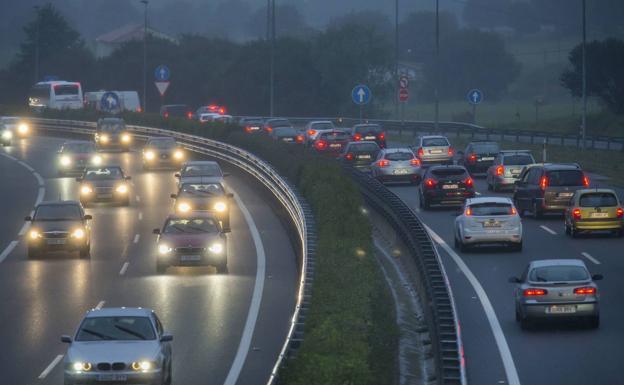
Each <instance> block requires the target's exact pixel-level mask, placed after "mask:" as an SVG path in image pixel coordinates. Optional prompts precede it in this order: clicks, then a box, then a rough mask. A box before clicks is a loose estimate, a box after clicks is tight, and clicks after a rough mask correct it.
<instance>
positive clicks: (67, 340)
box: [61, 334, 72, 344]
mask: <svg viewBox="0 0 624 385" xmlns="http://www.w3.org/2000/svg"><path fill="white" fill-rule="evenodd" d="M61 342H64V343H66V344H71V343H72V339H71V337H70V336H67V335H64V334H63V335H62V336H61Z"/></svg>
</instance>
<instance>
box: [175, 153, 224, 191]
mask: <svg viewBox="0 0 624 385" xmlns="http://www.w3.org/2000/svg"><path fill="white" fill-rule="evenodd" d="M228 175H229V174H228V173H224V172H223V171H222V170H221V166H219V163H217V162H215V161H213V160H195V161H191V162H186V163H184V164H183V165H182V168H181V169H180V172H177V173H175V175H174V176H175V177H176V178H177V179H178V188H180V187H181V186H182V185H183V184H185V183H202V182H217V183H221V184H223V183H224V182H223V178H224V177H226V176H228Z"/></svg>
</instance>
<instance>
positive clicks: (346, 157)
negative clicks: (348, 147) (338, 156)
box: [345, 153, 353, 160]
mask: <svg viewBox="0 0 624 385" xmlns="http://www.w3.org/2000/svg"><path fill="white" fill-rule="evenodd" d="M345 159H346V160H353V154H352V153H348V154H347V155H345Z"/></svg>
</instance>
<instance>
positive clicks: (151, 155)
mask: <svg viewBox="0 0 624 385" xmlns="http://www.w3.org/2000/svg"><path fill="white" fill-rule="evenodd" d="M143 156H144V157H145V160H154V159H156V153H155V152H154V151H152V150H147V151H145V152H144V153H143ZM173 158H174V159H176V160H181V159H184V152H182V151H181V150H175V151H174V152H173Z"/></svg>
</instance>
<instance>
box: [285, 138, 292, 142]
mask: <svg viewBox="0 0 624 385" xmlns="http://www.w3.org/2000/svg"><path fill="white" fill-rule="evenodd" d="M282 140H283V141H284V142H292V141H293V138H283V139H282Z"/></svg>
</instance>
